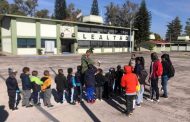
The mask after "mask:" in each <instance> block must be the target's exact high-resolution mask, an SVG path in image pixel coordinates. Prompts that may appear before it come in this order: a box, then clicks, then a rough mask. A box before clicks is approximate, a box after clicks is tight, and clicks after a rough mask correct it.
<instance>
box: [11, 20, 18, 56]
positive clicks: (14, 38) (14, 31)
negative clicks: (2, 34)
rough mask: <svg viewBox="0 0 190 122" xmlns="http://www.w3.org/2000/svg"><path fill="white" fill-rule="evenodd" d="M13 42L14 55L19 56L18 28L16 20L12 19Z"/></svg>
mask: <svg viewBox="0 0 190 122" xmlns="http://www.w3.org/2000/svg"><path fill="white" fill-rule="evenodd" d="M11 42H12V54H13V55H17V28H16V19H15V18H12V19H11Z"/></svg>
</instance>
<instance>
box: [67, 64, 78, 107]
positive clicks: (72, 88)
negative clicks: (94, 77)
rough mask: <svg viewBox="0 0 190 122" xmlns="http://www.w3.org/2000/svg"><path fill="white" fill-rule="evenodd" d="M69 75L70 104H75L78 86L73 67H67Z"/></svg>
mask: <svg viewBox="0 0 190 122" xmlns="http://www.w3.org/2000/svg"><path fill="white" fill-rule="evenodd" d="M67 72H68V75H67V81H68V88H69V94H70V95H69V96H70V104H71V105H75V104H76V103H75V88H76V82H75V77H74V76H73V69H72V68H68V69H67Z"/></svg>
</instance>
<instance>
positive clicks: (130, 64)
mask: <svg viewBox="0 0 190 122" xmlns="http://www.w3.org/2000/svg"><path fill="white" fill-rule="evenodd" d="M135 58H136V55H135V54H134V53H133V54H131V59H130V61H129V66H131V67H132V71H134V68H135Z"/></svg>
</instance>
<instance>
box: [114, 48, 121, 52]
mask: <svg viewBox="0 0 190 122" xmlns="http://www.w3.org/2000/svg"><path fill="white" fill-rule="evenodd" d="M122 50H123V49H122V48H115V52H122Z"/></svg>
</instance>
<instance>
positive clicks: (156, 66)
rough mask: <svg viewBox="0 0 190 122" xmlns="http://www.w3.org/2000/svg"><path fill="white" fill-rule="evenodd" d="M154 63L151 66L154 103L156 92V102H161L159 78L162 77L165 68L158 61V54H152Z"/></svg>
mask: <svg viewBox="0 0 190 122" xmlns="http://www.w3.org/2000/svg"><path fill="white" fill-rule="evenodd" d="M151 60H152V63H151V65H150V78H149V82H150V83H151V95H150V96H151V99H150V101H151V102H153V97H154V92H156V102H159V101H160V100H159V96H160V94H159V87H158V80H159V77H161V76H162V73H163V67H162V63H161V62H160V60H159V59H158V56H157V53H152V54H151Z"/></svg>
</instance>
